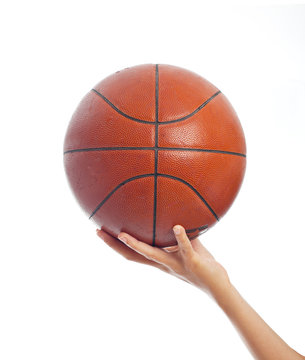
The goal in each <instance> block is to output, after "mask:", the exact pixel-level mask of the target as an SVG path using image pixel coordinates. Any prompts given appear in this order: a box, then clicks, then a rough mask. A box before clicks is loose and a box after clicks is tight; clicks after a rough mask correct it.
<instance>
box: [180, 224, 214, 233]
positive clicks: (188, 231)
mask: <svg viewBox="0 0 305 360" xmlns="http://www.w3.org/2000/svg"><path fill="white" fill-rule="evenodd" d="M208 227H209V225H202V226H200V227H197V228H194V229H188V230H187V229H185V232H186V233H190V232H194V231H197V230H198V231H200V230H204V229H206V228H208Z"/></svg>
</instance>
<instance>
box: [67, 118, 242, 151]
mask: <svg viewBox="0 0 305 360" xmlns="http://www.w3.org/2000/svg"><path fill="white" fill-rule="evenodd" d="M159 124H160V123H159ZM156 148H157V147H153V146H147V147H137V146H118V147H114V146H108V147H97V148H82V149H73V150H66V151H65V152H64V155H65V154H68V153H74V152H86V151H103V150H105V151H106V150H156ZM158 150H179V151H181V150H182V151H183V150H184V151H202V152H210V153H216V154H228V155H236V156H242V157H247V155H246V154H243V153H239V152H234V151H226V150H214V149H195V148H171V147H160V146H158Z"/></svg>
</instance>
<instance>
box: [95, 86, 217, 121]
mask: <svg viewBox="0 0 305 360" xmlns="http://www.w3.org/2000/svg"><path fill="white" fill-rule="evenodd" d="M91 91H93V92H94V93H95V94H97V95H98V96H100V97H101V98H102V99H103V100H104V101H105V102H106V103H107V104H108V105H110V106H111V107H112V108H113V109H114V110H115V111H116V112H118V113H119V114H120V115H122V116H124V117H126V118H127V119H130V120H133V121H137V122H140V123H145V124H154V122H153V121H147V120H141V119H137V118H135V117H133V116H130V115H127V114H125V113H124V112H123V111H121V110H120V109H118V108H117V107H116V106H115V105H114V104H112V102H111V101H110V100H108V99H107V98H106V97H105V96H104V95H103V94H101V93H100V92H98V91H97V90H95V89H91ZM220 93H221V91H220V90H219V91H217V92H216V93H215V94H214V95H212V96H211V97H210V98H209V99H207V100H206V101H205V102H203V103H202V104H201V105H200V106H199V107H198V108H197V109H195V110H194V111H193V112H191V113H190V114H188V115H186V116H184V117H182V118H180V119H175V120H168V121H162V122H160V123H159V124H160V125H164V124H169V123H174V122H178V121H183V120H186V119H188V118H190V117H191V116H193V115H195V114H196V113H197V112H198V111H200V110H201V109H202V108H203V107H205V106H206V105H207V104H208V103H209V102H210V101H212V100H213V99H214V98H215V97H216V96H217V95H218V94H220ZM158 97H159V96H158Z"/></svg>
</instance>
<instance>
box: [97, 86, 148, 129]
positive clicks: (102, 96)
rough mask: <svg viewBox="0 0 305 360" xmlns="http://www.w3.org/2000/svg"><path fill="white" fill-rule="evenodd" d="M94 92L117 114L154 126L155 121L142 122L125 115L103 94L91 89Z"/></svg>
mask: <svg viewBox="0 0 305 360" xmlns="http://www.w3.org/2000/svg"><path fill="white" fill-rule="evenodd" d="M91 90H92V91H93V92H95V93H96V94H97V95H98V96H100V97H101V98H102V99H103V100H104V101H105V102H106V103H107V104H108V105H110V106H111V107H112V108H113V109H114V110H115V111H116V112H118V113H119V114H120V115H122V116H124V117H126V118H127V119H130V120H133V121H137V122H141V123H145V124H153V123H154V122H153V121H147V120H141V119H137V118H135V117H132V116H129V115H127V114H125V113H124V112H123V111H121V110H120V109H118V108H117V107H116V106H115V105H113V104H112V102H111V101H109V100H108V99H107V98H106V97H105V96H104V95H103V94H101V93H100V92H98V91H97V90H95V89H91Z"/></svg>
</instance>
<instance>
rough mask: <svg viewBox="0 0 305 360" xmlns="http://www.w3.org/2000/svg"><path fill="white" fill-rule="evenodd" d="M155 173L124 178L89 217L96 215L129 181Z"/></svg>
mask: <svg viewBox="0 0 305 360" xmlns="http://www.w3.org/2000/svg"><path fill="white" fill-rule="evenodd" d="M154 175H155V174H143V175H137V176H134V177H131V178H129V179H127V180H124V181H123V182H121V183H120V184H119V185H118V186H116V187H115V188H114V189H113V190H112V191H110V193H109V194H108V195H107V196H106V197H105V198H104V200H103V201H102V202H100V203H99V204H98V206H97V207H96V208H95V209H94V211H93V212H92V214H91V215H90V216H89V219H91V218H92V216H94V215H95V214H96V213H97V211H98V210H99V209H100V208H101V207H102V206H103V205H104V204H105V202H106V201H107V200H108V199H109V198H110V196H111V195H112V194H113V193H115V192H116V191H117V190H118V189H119V188H120V187H121V186H123V185H125V184H127V183H128V182H129V181H133V180H136V179H140V178H144V177H149V176H154Z"/></svg>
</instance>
